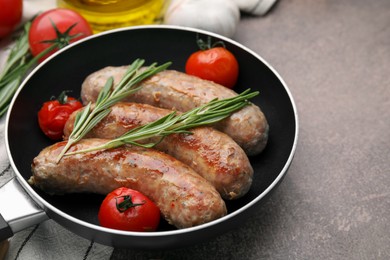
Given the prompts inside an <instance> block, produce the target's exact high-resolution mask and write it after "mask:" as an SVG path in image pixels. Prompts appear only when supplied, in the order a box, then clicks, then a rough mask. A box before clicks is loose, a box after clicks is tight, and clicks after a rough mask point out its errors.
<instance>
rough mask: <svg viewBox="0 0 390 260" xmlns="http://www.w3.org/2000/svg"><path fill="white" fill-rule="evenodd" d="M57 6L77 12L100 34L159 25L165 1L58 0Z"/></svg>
mask: <svg viewBox="0 0 390 260" xmlns="http://www.w3.org/2000/svg"><path fill="white" fill-rule="evenodd" d="M57 6H58V7H64V8H69V9H72V10H75V11H77V12H78V13H80V14H81V15H82V16H83V17H84V18H85V19H86V20H87V21H88V22H89V23H90V25H91V27H92V29H93V31H94V33H99V32H102V31H106V30H110V29H114V28H120V27H126V26H134V25H145V24H154V23H157V22H158V20H159V19H160V18H161V16H162V10H163V6H164V0H57Z"/></svg>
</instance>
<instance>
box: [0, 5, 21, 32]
mask: <svg viewBox="0 0 390 260" xmlns="http://www.w3.org/2000/svg"><path fill="white" fill-rule="evenodd" d="M22 12H23V1H22V0H0V38H3V37H5V36H7V35H9V34H10V33H11V32H12V30H13V29H14V28H15V26H16V25H17V24H18V23H19V22H20V20H21V19H22Z"/></svg>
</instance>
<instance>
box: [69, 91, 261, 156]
mask: <svg viewBox="0 0 390 260" xmlns="http://www.w3.org/2000/svg"><path fill="white" fill-rule="evenodd" d="M258 94H259V92H258V91H255V92H250V89H247V90H245V91H244V92H242V93H241V94H239V95H237V96H235V97H232V98H227V99H214V100H212V101H210V102H209V103H207V104H205V105H203V106H200V107H197V108H194V109H192V110H189V111H187V112H185V113H183V114H177V113H176V112H172V113H170V114H168V115H166V116H164V117H162V118H160V119H158V120H156V121H154V122H151V123H149V124H146V125H143V126H140V127H137V128H134V129H132V130H130V131H128V132H127V133H125V134H123V135H122V136H120V137H118V138H116V139H113V140H110V141H107V142H106V143H104V144H102V145H100V146H96V147H91V148H88V149H84V150H79V151H74V152H69V153H66V154H65V155H73V154H79V153H86V152H92V151H97V150H103V149H111V148H115V147H119V146H122V145H124V144H132V145H137V146H142V147H147V148H150V147H153V146H154V145H156V144H158V143H159V142H161V140H162V139H163V138H164V137H165V136H167V135H170V134H178V133H190V132H189V131H188V129H191V128H194V127H198V126H203V125H209V124H213V123H216V122H218V121H220V120H222V119H224V118H226V117H228V116H230V115H231V114H232V113H233V112H234V111H236V110H239V109H241V108H242V107H244V106H246V105H248V104H249V99H251V98H253V97H255V96H257V95H258ZM151 137H160V139H159V141H158V142H155V143H149V144H140V143H138V142H137V141H140V140H143V139H148V138H151Z"/></svg>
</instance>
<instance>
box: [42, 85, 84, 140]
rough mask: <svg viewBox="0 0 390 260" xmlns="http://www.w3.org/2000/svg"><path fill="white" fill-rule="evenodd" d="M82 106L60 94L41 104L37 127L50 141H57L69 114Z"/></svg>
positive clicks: (64, 94)
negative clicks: (56, 97)
mask: <svg viewBox="0 0 390 260" xmlns="http://www.w3.org/2000/svg"><path fill="white" fill-rule="evenodd" d="M82 106H83V105H82V104H81V102H80V101H78V100H76V99H75V98H73V97H68V96H67V95H66V93H65V92H62V93H61V95H60V96H59V97H58V99H55V100H50V101H47V102H45V103H43V105H42V108H41V109H40V110H39V112H38V123H39V127H40V128H41V130H42V131H43V133H44V134H45V135H46V136H48V137H49V138H50V139H52V140H59V139H61V138H62V135H63V131H64V126H65V123H66V121H67V120H68V118H69V116H70V114H72V113H73V112H74V111H76V110H78V109H79V108H81V107H82Z"/></svg>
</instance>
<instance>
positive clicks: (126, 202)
mask: <svg viewBox="0 0 390 260" xmlns="http://www.w3.org/2000/svg"><path fill="white" fill-rule="evenodd" d="M119 198H123V201H122V202H120V203H118V199H119ZM115 200H116V208H117V209H118V211H119V212H121V213H123V212H125V211H126V210H128V209H129V208H133V207H136V206H141V205H144V204H145V201H144V202H143V203H133V201H132V200H131V196H130V195H124V196H119V197H116V198H115Z"/></svg>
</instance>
